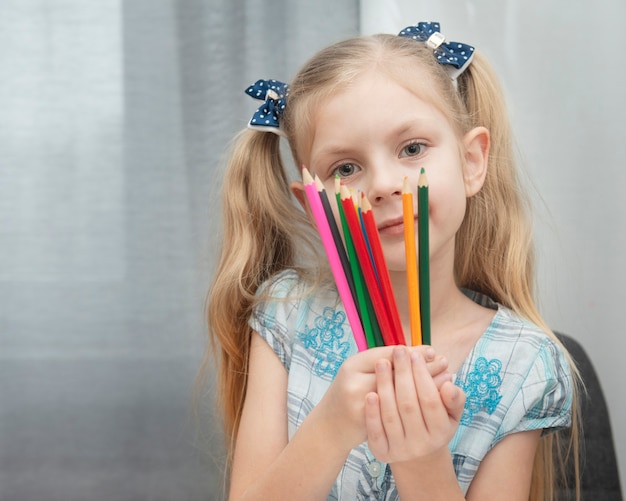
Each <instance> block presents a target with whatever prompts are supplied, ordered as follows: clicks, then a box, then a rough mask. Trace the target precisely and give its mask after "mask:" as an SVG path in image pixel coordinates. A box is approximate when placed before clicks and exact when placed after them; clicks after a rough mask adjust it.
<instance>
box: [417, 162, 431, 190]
mask: <svg viewBox="0 0 626 501" xmlns="http://www.w3.org/2000/svg"><path fill="white" fill-rule="evenodd" d="M417 186H420V187H424V186H428V177H427V176H426V170H425V169H424V167H422V170H421V171H420V176H419V178H418V179H417Z"/></svg>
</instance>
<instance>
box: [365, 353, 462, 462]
mask: <svg viewBox="0 0 626 501" xmlns="http://www.w3.org/2000/svg"><path fill="white" fill-rule="evenodd" d="M392 368H393V370H392ZM375 370H376V391H372V392H370V393H368V394H367V396H366V404H365V421H366V426H367V438H368V442H369V448H370V450H371V451H372V453H373V454H374V456H376V458H377V459H378V460H380V461H383V462H386V463H393V462H400V461H408V460H411V459H416V458H420V457H424V456H428V455H430V454H432V453H434V452H436V451H438V450H440V449H442V448H443V447H447V446H448V443H449V442H450V440H451V439H452V437H453V436H454V433H455V431H456V429H457V427H458V424H459V420H460V419H461V415H462V413H463V407H464V405H465V394H464V393H463V391H462V390H461V389H460V388H458V387H457V386H455V385H454V384H453V383H452V382H451V380H450V379H448V380H444V381H443V382H442V383H441V384H440V385H438V384H437V378H433V377H432V375H431V374H430V373H429V370H428V366H427V363H426V361H425V360H424V357H423V355H422V353H421V352H420V351H419V350H414V349H411V350H408V349H407V348H405V347H396V348H395V349H394V351H393V357H392V360H389V359H379V360H378V361H377V362H376V366H375ZM440 379H441V377H440Z"/></svg>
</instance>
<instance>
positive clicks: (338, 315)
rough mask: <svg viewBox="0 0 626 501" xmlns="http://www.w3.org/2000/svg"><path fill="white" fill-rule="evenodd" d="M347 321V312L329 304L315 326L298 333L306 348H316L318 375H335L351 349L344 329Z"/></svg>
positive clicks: (316, 320) (316, 371)
mask: <svg viewBox="0 0 626 501" xmlns="http://www.w3.org/2000/svg"><path fill="white" fill-rule="evenodd" d="M345 323H346V314H345V313H344V312H343V311H336V310H334V309H333V308H331V307H329V306H327V307H326V308H324V311H323V312H322V314H321V315H319V316H318V317H317V318H316V319H315V326H314V327H311V328H309V326H308V325H307V326H306V327H305V328H306V331H305V332H301V333H298V339H300V341H302V343H303V344H304V347H305V348H306V349H310V350H315V367H314V369H315V373H316V374H317V375H318V376H320V377H321V376H324V375H325V374H328V375H330V376H331V377H333V378H334V377H335V376H336V375H337V371H338V370H339V367H341V364H342V363H343V362H344V360H345V359H346V358H348V353H349V351H350V343H349V342H347V341H345V340H344V338H345V332H344V329H343V326H344V324H345Z"/></svg>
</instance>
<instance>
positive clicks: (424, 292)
mask: <svg viewBox="0 0 626 501" xmlns="http://www.w3.org/2000/svg"><path fill="white" fill-rule="evenodd" d="M417 229H418V238H419V240H418V242H419V258H418V259H419V293H420V315H421V317H422V318H421V320H422V343H423V344H431V343H430V256H429V252H430V245H429V241H428V178H427V177H426V171H425V170H424V168H422V170H421V171H420V175H419V178H418V180H417Z"/></svg>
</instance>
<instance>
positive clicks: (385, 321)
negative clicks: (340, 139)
mask: <svg viewBox="0 0 626 501" xmlns="http://www.w3.org/2000/svg"><path fill="white" fill-rule="evenodd" d="M341 204H342V206H343V211H344V214H345V215H346V221H347V222H348V227H349V229H350V234H351V235H352V241H353V242H354V248H355V250H356V254H357V258H358V260H359V265H360V267H361V270H362V271H363V277H364V279H365V284H366V286H367V290H368V291H369V293H370V297H371V299H372V306H373V308H374V312H375V314H376V320H377V321H378V325H379V326H380V331H381V335H382V338H383V341H384V343H385V344H386V345H393V344H396V343H395V336H394V332H393V326H392V324H391V321H390V319H389V315H388V312H387V307H386V305H385V302H384V299H383V297H382V293H381V289H380V287H379V285H378V280H377V278H376V273H375V272H374V265H373V263H372V261H371V260H370V256H369V251H368V250H367V246H366V243H365V238H364V235H363V232H362V229H361V223H360V221H359V217H358V215H357V212H356V210H355V208H354V202H353V200H352V197H351V196H350V192H349V191H348V188H346V187H345V186H342V187H341Z"/></svg>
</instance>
